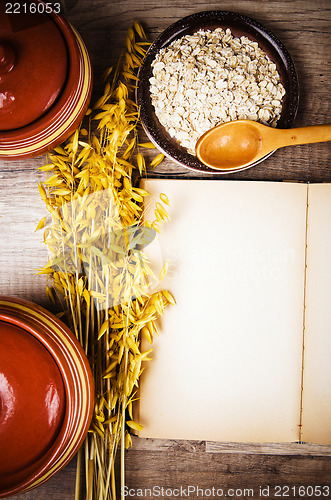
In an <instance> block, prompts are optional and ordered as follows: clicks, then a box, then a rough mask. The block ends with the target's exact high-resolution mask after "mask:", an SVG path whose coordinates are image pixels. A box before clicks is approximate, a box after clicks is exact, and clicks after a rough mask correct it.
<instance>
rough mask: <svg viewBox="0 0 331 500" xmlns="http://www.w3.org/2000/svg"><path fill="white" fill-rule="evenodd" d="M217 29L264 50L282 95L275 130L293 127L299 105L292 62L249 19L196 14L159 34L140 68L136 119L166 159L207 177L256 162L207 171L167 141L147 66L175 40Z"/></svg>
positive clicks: (278, 44) (279, 45)
mask: <svg viewBox="0 0 331 500" xmlns="http://www.w3.org/2000/svg"><path fill="white" fill-rule="evenodd" d="M218 27H220V28H223V29H226V28H230V30H231V32H232V34H233V35H234V36H236V37H238V36H239V37H240V36H243V35H244V36H247V37H248V38H249V39H250V40H253V41H255V42H258V44H259V46H260V47H261V49H262V50H264V52H265V53H266V54H267V55H268V57H269V58H270V60H271V61H273V62H274V63H275V64H276V66H277V70H278V72H279V75H280V80H281V83H282V85H283V86H284V88H285V91H286V94H285V96H284V98H283V106H282V112H281V116H280V119H279V121H278V123H277V128H290V127H291V126H292V125H293V122H294V119H295V116H296V113H297V109H298V104H299V85H298V78H297V74H296V71H295V67H294V64H293V61H292V59H291V57H290V55H289V53H288V51H287V50H286V48H285V47H284V45H283V43H282V42H281V41H280V40H279V39H278V38H277V37H276V36H275V35H274V34H273V33H271V31H270V30H268V29H267V28H265V27H264V26H262V25H261V24H260V23H258V22H256V21H254V20H253V19H250V18H248V17H246V16H244V15H242V14H237V13H235V12H226V11H206V12H199V13H197V14H192V15H190V16H187V17H184V18H183V19H180V20H179V21H177V22H176V23H174V24H172V25H171V26H169V27H168V28H167V29H166V30H165V31H163V33H161V35H160V36H159V37H158V38H157V39H156V40H155V41H154V42H153V44H152V45H151V46H150V48H149V50H148V52H147V54H146V56H145V59H144V61H143V65H142V67H141V68H140V72H139V84H138V89H137V92H136V100H137V104H138V105H139V107H140V118H141V122H142V125H143V128H144V130H145V132H146V134H147V136H148V137H149V138H150V140H151V141H152V142H153V143H154V144H155V146H156V147H157V148H158V149H159V150H160V151H161V152H162V153H164V154H165V155H166V156H167V157H168V158H170V159H171V160H173V161H174V162H175V163H177V164H179V165H181V166H184V167H188V168H190V169H191V170H195V171H199V172H206V173H211V174H216V173H219V174H228V173H230V172H234V171H235V172H238V171H239V170H243V169H244V168H249V167H251V166H253V165H256V164H257V163H259V162H255V163H253V164H251V165H249V167H247V166H246V167H244V168H242V169H241V168H239V169H235V170H226V171H225V170H223V171H220V170H215V169H211V168H209V167H207V166H206V165H204V164H203V163H201V162H200V161H199V160H198V159H197V158H196V157H195V156H193V155H191V154H190V153H188V152H187V150H186V149H185V148H183V147H182V146H180V145H179V143H178V142H177V141H176V140H175V139H174V138H171V137H170V135H169V134H168V133H167V131H166V130H165V128H164V127H163V126H162V125H161V124H160V122H159V120H158V118H157V117H156V115H155V112H154V107H153V105H152V102H151V96H150V90H149V87H150V84H149V79H150V78H151V77H152V76H153V75H152V66H151V65H152V62H153V61H154V59H155V56H156V54H157V53H158V52H159V51H160V49H162V48H163V47H166V46H167V45H169V44H170V43H171V42H173V41H174V40H175V39H178V38H181V37H183V36H185V35H189V34H193V33H194V32H196V31H197V30H199V29H211V30H213V29H216V28H218ZM270 154H272V153H270ZM268 156H270V155H267V156H265V157H264V158H263V159H262V160H259V161H263V160H264V159H265V158H267V157H268Z"/></svg>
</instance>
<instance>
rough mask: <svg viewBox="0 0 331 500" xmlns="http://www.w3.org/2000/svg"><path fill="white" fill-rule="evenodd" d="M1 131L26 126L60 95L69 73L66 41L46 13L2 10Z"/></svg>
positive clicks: (0, 23) (0, 14)
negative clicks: (9, 12)
mask: <svg viewBox="0 0 331 500" xmlns="http://www.w3.org/2000/svg"><path fill="white" fill-rule="evenodd" d="M2 9H3V4H2V2H0V130H3V131H5V130H14V129H18V128H21V127H25V126H27V125H29V124H31V123H33V122H34V121H35V120H37V119H38V118H40V117H41V116H42V115H43V114H44V113H45V112H46V111H47V110H49V109H50V107H51V106H52V105H53V104H54V102H55V101H56V99H57V97H59V95H60V94H61V92H62V90H63V88H64V86H65V83H66V79H67V74H68V56H67V48H66V43H65V41H64V39H63V36H62V34H61V32H60V30H59V28H58V26H57V25H56V24H55V22H53V20H52V18H51V17H50V16H48V15H46V14H38V13H35V14H29V13H21V14H18V13H15V14H5V13H4V12H1V10H2Z"/></svg>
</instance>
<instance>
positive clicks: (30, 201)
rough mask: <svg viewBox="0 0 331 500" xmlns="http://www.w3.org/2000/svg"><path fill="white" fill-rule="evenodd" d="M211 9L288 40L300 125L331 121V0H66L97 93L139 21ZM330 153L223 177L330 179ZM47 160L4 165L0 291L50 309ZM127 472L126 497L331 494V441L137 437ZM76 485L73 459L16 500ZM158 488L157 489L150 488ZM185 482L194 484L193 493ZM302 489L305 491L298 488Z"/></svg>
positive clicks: (302, 152) (61, 499) (288, 153)
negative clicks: (44, 193)
mask: <svg viewBox="0 0 331 500" xmlns="http://www.w3.org/2000/svg"><path fill="white" fill-rule="evenodd" d="M214 9H215V10H232V11H235V12H239V13H242V14H245V15H247V16H249V17H252V18H253V19H255V20H256V21H259V22H260V23H262V24H264V25H265V26H266V27H268V28H269V29H270V30H271V31H273V32H274V33H275V34H276V35H277V36H278V38H280V40H281V41H282V42H283V43H284V44H285V46H286V47H287V49H288V51H289V52H290V54H291V56H292V58H293V61H294V64H295V66H296V69H297V73H298V78H299V84H300V103H299V111H298V115H297V118H296V121H295V125H296V126H304V125H314V124H318V123H328V122H330V121H331V120H330V116H331V98H330V93H331V84H330V81H331V57H330V46H331V2H330V0H315V1H313V2H312V1H311V0H268V1H267V0H237V1H234V0H222V2H220V1H218V2H217V1H216V2H214V1H202V0H196V1H195V2H192V1H189V0H182V1H181V2H178V0H168V1H167V2H161V1H160V0H158V1H157V0H139V1H138V0H137V1H134V0H62V11H63V13H64V14H65V15H66V17H67V19H68V20H69V21H70V22H71V23H72V24H73V25H74V26H75V27H76V28H77V29H78V31H79V32H80V34H81V35H82V37H83V38H84V40H85V42H86V45H87V47H88V50H89V52H90V54H91V58H92V64H93V70H94V78H95V85H94V95H93V98H94V99H95V98H97V96H98V94H99V92H100V90H101V85H100V84H99V78H100V76H101V74H102V72H103V71H104V69H105V68H106V67H108V66H109V65H112V64H114V63H115V62H116V60H117V58H118V56H119V54H120V51H121V49H122V47H123V45H124V43H125V37H126V31H127V29H128V28H129V26H130V24H131V23H132V21H133V20H134V19H135V20H138V21H140V22H141V23H142V24H143V25H144V27H145V28H146V31H147V33H148V36H149V39H150V40H153V39H154V38H155V37H156V36H157V35H158V34H159V33H161V32H162V30H163V29H165V28H166V27H167V26H168V25H170V24H172V23H173V22H175V21H176V20H178V19H180V18H181V17H184V16H186V15H189V14H192V13H194V12H199V11H203V10H214ZM330 152H331V149H330V143H323V144H322V143H320V144H314V145H303V146H295V147H292V148H286V149H282V150H278V151H276V152H275V153H274V154H273V155H272V156H271V157H270V158H269V159H267V160H266V161H264V162H263V163H261V164H260V165H258V166H256V167H254V168H252V169H249V170H246V171H243V172H241V173H239V172H238V173H237V174H232V175H227V176H224V177H223V178H224V179H226V178H232V179H246V180H248V179H250V180H279V181H284V180H285V181H294V180H296V181H304V182H330V181H331V162H330ZM44 163H45V158H43V157H39V158H36V159H33V160H28V161H26V160H25V161H16V162H15V161H14V162H9V161H1V162H0V270H1V273H0V293H1V294H6V295H13V296H17V297H22V298H26V299H28V300H32V301H34V302H37V303H39V304H41V305H43V306H45V307H48V308H49V304H48V302H47V300H46V297H45V291H44V290H45V284H46V283H45V277H44V276H41V275H38V274H36V270H37V269H38V268H39V267H41V266H42V265H43V264H44V263H45V262H46V261H47V251H46V249H45V247H44V245H43V244H42V242H41V239H42V234H41V233H40V232H35V227H36V225H37V223H38V221H39V220H40V219H41V218H42V217H43V216H44V215H46V214H45V210H44V206H43V202H42V201H41V200H40V197H39V193H38V189H37V182H38V181H41V180H43V178H44V176H43V174H42V173H41V172H40V171H38V169H37V168H38V166H41V165H43V164H44ZM178 174H179V175H181V176H182V177H196V176H198V175H197V174H196V173H194V172H191V171H189V170H185V169H184V168H182V167H177V166H176V165H175V164H173V163H172V162H170V161H169V160H165V161H164V162H163V163H162V164H161V165H160V166H159V167H157V169H155V171H154V172H153V173H151V175H159V176H163V175H178ZM330 418H331V416H330ZM36 439H37V432H36ZM0 452H2V451H0ZM126 469H127V470H126V484H127V485H128V487H130V488H131V490H130V491H131V494H130V495H128V497H129V498H140V497H141V495H140V491H139V490H138V489H139V488H141V489H142V490H144V489H146V491H145V492H143V491H142V492H143V493H145V496H146V497H151V496H152V497H153V496H163V497H168V498H175V497H176V496H177V497H178V496H181V497H185V496H186V497H187V496H188V493H189V497H190V498H207V497H208V496H209V497H210V496H214V497H215V496H218V497H220V493H221V490H222V492H223V496H224V497H228V498H230V497H232V498H278V497H290V498H317V496H320V497H321V498H330V497H331V447H324V446H314V445H299V444H277V445H276V444H272V443H270V444H267V445H266V444H248V443H239V444H238V443H214V442H213V443H211V442H187V441H166V440H152V439H139V438H137V439H134V443H133V447H132V448H131V449H130V450H128V451H127V453H126ZM74 485H75V459H73V460H72V462H71V463H70V464H69V465H68V466H67V467H66V468H65V469H63V470H62V471H61V472H59V473H58V474H57V475H56V476H55V477H54V478H52V479H51V480H49V481H48V482H47V483H46V484H44V485H42V486H40V487H39V488H37V489H35V490H33V491H31V492H28V493H25V494H22V495H20V496H17V497H16V496H15V497H12V498H20V499H22V500H46V499H47V500H50V499H51V500H69V499H73V498H74ZM154 486H155V487H157V488H156V489H154V490H153V487H154ZM188 486H192V487H194V488H195V490H194V491H193V489H191V490H187V488H188ZM277 486H279V487H284V488H285V489H277V488H276V487H277ZM286 486H288V487H289V489H286ZM299 486H303V487H305V488H303V489H301V490H300V491H299V490H298V487H299ZM308 486H329V488H330V491H329V492H327V490H326V489H325V490H321V495H319V494H318V491H319V490H318V489H317V490H315V493H314V494H313V495H312V494H311V493H312V490H309V489H308V488H307V487H308ZM268 487H269V489H268ZM162 488H163V490H162ZM180 488H182V489H181V490H180ZM198 488H200V490H199V489H198ZM213 488H214V490H213ZM167 489H168V490H167ZM177 493H180V494H181V495H179V494H177ZM213 493H214V495H213ZM216 493H217V495H216ZM277 493H278V495H277ZM185 494H186V495H185ZM94 500H99V499H94ZM100 500H102V499H100Z"/></svg>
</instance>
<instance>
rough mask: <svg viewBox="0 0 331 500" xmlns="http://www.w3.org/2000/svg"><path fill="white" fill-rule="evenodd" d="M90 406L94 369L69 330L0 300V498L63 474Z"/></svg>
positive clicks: (44, 314)
mask: <svg viewBox="0 0 331 500" xmlns="http://www.w3.org/2000/svg"><path fill="white" fill-rule="evenodd" d="M93 407H94V385H93V379H92V373H91V368H90V365H89V362H88V359H87V357H86V356H85V354H84V351H83V349H82V347H81V345H80V344H79V342H78V340H77V339H76V337H75V336H74V335H73V333H72V332H71V331H70V330H69V329H68V328H67V327H66V326H65V325H64V323H62V322H61V321H60V320H59V319H58V318H57V317H55V316H54V315H53V314H51V313H50V312H48V311H47V310H45V309H44V308H42V307H40V306H38V305H36V304H33V303H31V302H28V301H25V300H21V299H16V298H13V297H5V296H0V450H1V453H0V498H4V497H6V496H8V495H13V494H17V493H20V492H23V491H27V490H29V489H31V488H34V487H36V486H38V485H40V484H42V483H44V482H45V481H46V480H47V479H49V478H50V477H52V476H53V475H54V474H55V473H57V472H58V471H59V470H60V469H62V468H63V467H64V466H65V465H66V464H67V463H68V462H69V460H71V459H72V458H73V456H74V455H75V453H76V452H77V450H78V449H79V447H80V446H81V444H82V443H83V441H84V439H85V437H86V434H87V432H88V429H89V426H90V422H91V418H92V412H93Z"/></svg>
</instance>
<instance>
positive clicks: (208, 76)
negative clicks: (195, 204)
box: [150, 28, 285, 155]
mask: <svg viewBox="0 0 331 500" xmlns="http://www.w3.org/2000/svg"><path fill="white" fill-rule="evenodd" d="M152 68H153V76H152V77H151V78H150V93H151V100H152V104H153V106H154V109H155V113H156V116H157V117H158V119H159V121H160V123H161V124H162V125H163V126H164V127H165V129H166V130H167V132H168V133H169V134H170V136H171V137H174V138H175V139H177V140H178V142H179V143H180V144H181V145H182V146H183V147H185V148H186V149H187V150H188V152H189V153H191V154H193V155H195V144H196V141H197V140H198V138H199V137H200V136H201V135H202V134H203V133H204V132H206V131H207V130H209V129H210V128H212V127H215V126H216V125H219V124H220V123H225V122H227V121H231V120H240V119H248V120H256V121H260V122H262V123H265V124H268V125H271V126H273V127H275V126H276V124H277V121H278V120H279V117H280V114H281V110H282V98H283V96H284V94H285V89H284V87H283V85H282V84H281V82H280V76H279V73H278V71H277V68H276V65H275V64H274V63H273V62H272V61H271V60H270V59H269V57H268V56H267V55H266V53H265V52H264V51H263V50H262V49H261V48H260V47H259V45H258V44H257V43H256V42H253V41H251V40H250V39H249V38H247V37H246V36H241V37H240V38H238V37H237V38H235V37H233V35H232V33H231V30H230V29H226V31H224V30H223V29H222V28H217V29H215V30H213V31H210V30H203V29H200V30H199V31H197V32H196V33H194V34H193V35H186V36H184V37H182V38H179V39H177V40H175V41H173V42H172V43H171V44H170V45H169V46H168V47H165V48H163V49H161V50H160V51H159V52H158V54H157V55H156V57H155V60H154V61H153V63H152Z"/></svg>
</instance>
